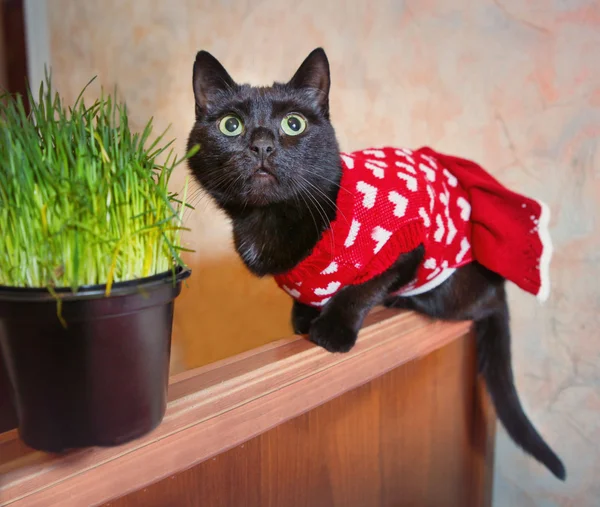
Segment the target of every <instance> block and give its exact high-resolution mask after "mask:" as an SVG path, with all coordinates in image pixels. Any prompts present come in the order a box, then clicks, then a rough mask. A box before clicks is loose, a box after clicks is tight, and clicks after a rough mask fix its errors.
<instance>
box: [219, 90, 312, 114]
mask: <svg viewBox="0 0 600 507" xmlns="http://www.w3.org/2000/svg"><path fill="white" fill-rule="evenodd" d="M225 102H226V103H224V104H221V106H222V107H225V108H227V107H232V108H234V109H236V110H238V111H240V112H243V113H246V114H256V113H260V112H262V113H268V114H279V113H286V112H289V111H290V110H292V109H301V110H310V109H312V104H313V101H311V100H310V98H309V97H308V96H307V95H306V94H305V93H303V92H302V91H299V90H295V89H292V88H290V87H289V86H287V85H286V84H280V83H274V84H273V85H272V86H251V85H247V84H244V85H238V86H237V87H236V89H235V90H231V91H230V93H229V94H228V96H227V98H226V100H225ZM309 112H310V111H309ZM315 113H316V111H315Z"/></svg>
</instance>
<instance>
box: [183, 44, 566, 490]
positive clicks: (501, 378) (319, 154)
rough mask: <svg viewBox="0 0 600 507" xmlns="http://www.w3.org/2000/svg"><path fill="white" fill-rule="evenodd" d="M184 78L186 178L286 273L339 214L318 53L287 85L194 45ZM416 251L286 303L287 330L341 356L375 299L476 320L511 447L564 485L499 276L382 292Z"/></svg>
mask: <svg viewBox="0 0 600 507" xmlns="http://www.w3.org/2000/svg"><path fill="white" fill-rule="evenodd" d="M193 84H194V94H195V99H196V123H195V125H194V128H193V129H192V132H191V134H190V138H189V147H190V148H191V147H192V146H194V145H196V144H198V145H200V147H201V149H200V151H199V152H198V154H197V155H195V156H194V157H193V158H192V159H191V160H190V168H191V170H192V173H193V174H194V176H195V178H196V179H197V180H198V181H199V183H200V184H201V185H202V187H203V188H204V189H205V190H206V191H208V193H209V194H210V195H211V196H212V197H213V198H214V199H215V201H216V202H217V204H218V205H219V206H220V207H221V208H222V209H223V210H224V211H225V212H226V213H227V215H228V216H229V217H230V219H231V220H232V222H233V234H234V240H235V246H236V249H237V251H238V253H239V254H240V256H241V257H242V259H243V260H244V262H245V263H246V265H247V267H248V268H249V269H250V270H251V271H252V272H253V273H255V274H256V275H258V276H264V275H269V274H270V275H273V274H278V273H282V272H286V271H288V270H289V269H291V268H293V267H294V266H295V265H296V264H298V263H299V262H300V261H301V260H302V259H304V258H305V257H306V256H307V255H308V254H309V253H310V251H311V250H312V248H313V247H314V245H315V244H316V243H317V241H318V240H319V238H320V237H321V234H322V233H323V231H324V230H325V229H326V228H327V227H328V226H329V223H330V221H331V220H333V219H334V218H335V216H336V207H335V201H336V199H337V194H338V191H339V182H340V178H341V166H340V160H339V148H338V143H337V140H336V137H335V132H334V129H333V126H332V125H331V123H330V121H329V99H328V94H329V88H330V76H329V64H328V61H327V57H326V55H325V52H324V51H323V50H322V49H316V50H315V51H313V52H312V53H311V54H310V55H309V56H308V57H307V59H306V60H305V61H304V63H303V64H302V65H301V66H300V68H299V69H298V71H297V72H296V74H295V75H294V76H293V78H292V79H291V80H290V81H289V82H288V83H285V84H281V83H275V84H274V85H273V86H272V87H265V88H255V87H251V86H248V85H239V84H236V83H235V82H234V81H233V80H232V79H231V77H230V76H229V74H227V72H226V71H225V69H224V68H223V67H222V66H221V64H220V63H219V62H218V61H217V60H216V59H215V58H214V57H212V56H211V55H210V54H208V53H206V52H204V51H201V52H199V53H198V55H197V57H196V62H195V64H194V79H193ZM231 113H234V114H236V115H237V116H239V118H241V119H242V121H243V122H244V125H245V130H244V132H243V133H242V134H241V135H239V136H237V137H233V138H232V137H227V136H224V135H223V134H222V133H221V132H220V131H219V129H218V128H217V127H218V121H219V120H220V119H221V118H222V117H223V116H225V115H227V114H231ZM288 113H300V114H301V115H303V116H304V117H305V118H306V120H307V121H308V127H307V129H306V130H305V131H304V132H303V133H302V134H300V135H298V136H287V135H285V134H284V132H282V130H281V127H280V125H281V120H282V118H283V116H284V115H286V114H288ZM257 143H258V146H259V148H257ZM263 147H267V148H268V150H267V151H265V150H263ZM259 152H260V156H259V155H258V153H259ZM423 254H424V251H423V248H422V247H419V248H417V249H415V250H414V251H412V252H410V253H408V254H405V255H402V256H401V257H400V258H399V259H398V261H397V262H396V263H395V265H394V266H392V267H391V268H390V269H389V270H388V271H386V272H384V273H383V274H381V275H380V276H378V277H376V278H374V279H372V280H370V281H368V282H366V283H364V284H361V285H353V286H349V287H345V288H344V289H342V290H341V291H340V292H339V293H337V294H336V295H335V296H334V297H332V299H331V301H330V302H329V303H328V304H327V305H325V307H324V308H323V310H322V311H319V310H316V309H314V308H312V307H308V306H305V305H302V304H300V303H297V302H296V303H294V307H293V311H292V324H293V327H294V330H295V331H296V332H299V333H308V335H309V338H310V339H311V340H312V341H313V342H314V343H316V344H318V345H320V346H322V347H324V348H326V349H327V350H329V351H331V352H346V351H348V350H350V349H351V348H352V346H353V345H354V343H355V342H356V337H357V334H358V331H359V329H360V327H361V326H362V323H363V320H364V317H365V315H366V314H367V313H368V312H369V310H370V309H371V308H372V307H373V306H375V305H377V304H381V303H385V304H386V306H388V307H395V308H406V309H411V310H415V311H417V312H421V313H424V314H426V315H429V316H432V317H436V318H439V319H446V320H465V319H469V320H473V321H474V322H475V331H476V335H477V346H478V359H479V367H480V371H481V373H482V374H483V376H484V378H485V380H486V382H487V386H488V390H489V391H490V393H491V396H492V399H493V401H494V405H495V407H496V412H497V414H498V417H499V418H500V420H501V421H502V423H503V425H504V427H505V428H506V429H507V431H508V433H509V434H510V436H511V437H512V438H513V440H514V441H515V442H516V443H517V444H518V445H520V446H521V447H522V448H523V449H524V450H525V451H526V452H528V453H529V454H531V455H532V456H533V457H535V458H536V459H537V460H539V461H540V462H542V463H543V464H544V465H546V466H547V467H548V468H549V469H550V471H552V473H553V474H554V475H555V476H556V477H558V478H560V479H563V480H564V478H565V468H564V466H563V464H562V463H561V461H560V459H559V458H558V457H557V456H556V455H555V454H554V452H553V451H552V450H551V449H550V448H549V447H548V445H547V444H546V443H545V442H544V440H543V439H542V438H541V437H540V435H539V434H538V433H537V432H536V430H535V429H534V427H533V426H532V424H531V422H530V421H529V419H528V418H527V416H526V415H525V413H524V411H523V409H522V407H521V404H520V402H519V399H518V396H517V392H516V390H515V386H514V383H513V376H512V368H511V357H510V333H509V325H508V322H509V315H508V307H507V304H506V294H505V290H504V280H503V279H502V278H501V277H500V276H498V275H496V274H495V273H492V272H490V271H488V270H487V269H485V268H483V267H482V266H480V265H478V264H477V263H472V264H469V265H467V266H464V267H462V268H460V269H458V270H457V271H456V273H455V274H454V275H453V276H452V277H450V279H448V280H447V281H446V282H445V283H443V284H442V285H441V286H440V287H438V288H436V289H434V290H432V291H430V292H428V293H426V294H423V295H419V296H414V297H409V298H399V297H396V298H390V297H389V296H388V294H390V292H393V291H394V290H396V289H398V288H400V287H402V286H403V285H406V284H407V283H408V282H410V281H411V280H412V278H413V277H414V275H415V272H416V269H417V266H418V265H419V263H420V262H421V260H422V258H423Z"/></svg>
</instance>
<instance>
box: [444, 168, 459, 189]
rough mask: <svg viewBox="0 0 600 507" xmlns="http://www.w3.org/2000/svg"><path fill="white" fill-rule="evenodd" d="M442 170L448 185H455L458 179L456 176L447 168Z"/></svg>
mask: <svg viewBox="0 0 600 507" xmlns="http://www.w3.org/2000/svg"><path fill="white" fill-rule="evenodd" d="M442 172H443V173H444V176H446V179H447V180H448V185H450V186H451V187H455V186H456V185H458V180H457V179H456V176H454V174H452V173H451V172H450V171H448V169H444V170H443V171H442Z"/></svg>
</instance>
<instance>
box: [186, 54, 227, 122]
mask: <svg viewBox="0 0 600 507" xmlns="http://www.w3.org/2000/svg"><path fill="white" fill-rule="evenodd" d="M193 85H194V97H195V98H196V116H197V117H201V116H203V115H204V114H206V110H207V108H208V106H209V105H210V102H211V100H213V99H214V97H215V96H216V95H217V94H218V93H219V92H222V91H226V90H229V89H231V88H233V87H234V86H235V82H234V81H233V79H231V76H230V75H229V74H228V73H227V71H226V70H225V67H223V66H222V65H221V63H220V62H219V60H217V59H216V58H215V57H214V56H213V55H211V54H210V53H209V52H207V51H199V52H198V54H196V61H195V62H194V77H193Z"/></svg>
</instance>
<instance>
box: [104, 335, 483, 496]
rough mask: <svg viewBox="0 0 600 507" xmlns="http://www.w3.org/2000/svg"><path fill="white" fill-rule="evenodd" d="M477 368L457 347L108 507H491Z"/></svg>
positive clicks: (466, 349) (465, 345)
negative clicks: (476, 379) (476, 378)
mask: <svg viewBox="0 0 600 507" xmlns="http://www.w3.org/2000/svg"><path fill="white" fill-rule="evenodd" d="M474 363H475V358H474V344H473V339H472V338H471V337H470V336H466V337H464V338H463V339H460V340H456V341H454V342H452V343H450V344H449V345H446V346H445V347H443V348H442V349H440V350H438V351H436V352H434V353H432V354H430V355H429V356H427V357H425V358H422V359H420V360H417V361H412V362H409V363H406V364H405V365H403V366H400V367H399V368H396V369H394V370H393V371H392V372H390V373H387V374H385V375H383V376H381V377H378V378H376V379H375V380H373V381H371V382H370V383H368V384H366V385H364V386H362V387H359V388H357V389H355V390H353V391H350V392H348V393H346V394H344V395H342V396H340V397H338V398H336V399H334V400H332V401H330V402H328V403H326V404H324V405H322V406H320V407H318V408H315V409H313V410H311V411H310V412H308V413H306V414H304V415H301V416H299V417H297V418H295V419H293V420H291V421H288V422H286V423H284V424H281V425H280V426H278V427H276V428H274V429H272V430H270V431H268V432H266V433H264V434H262V435H260V436H258V437H256V438H254V439H251V440H250V441H248V442H246V443H245V444H243V445H240V446H238V447H236V448H234V449H232V450H230V451H227V452H225V453H223V454H220V455H218V456H215V457H214V458H213V459H209V460H207V461H205V462H203V463H201V464H199V465H197V466H195V467H193V468H191V469H189V470H187V471H185V472H182V473H179V474H177V475H174V476H172V477H170V478H167V479H164V480H163V481H160V482H158V483H156V484H154V485H152V486H150V487H148V488H145V489H143V490H140V491H138V492H136V493H133V494H130V495H129V496H126V497H123V498H121V499H119V500H116V501H113V502H110V506H111V507H166V506H174V507H175V506H176V507H186V506H190V507H192V506H194V507H195V506H207V507H208V506H210V507H283V506H285V507H338V506H339V507H378V506H386V507H387V506H389V507H392V506H402V507H410V506H415V507H423V506H428V507H438V506H439V507H453V506H456V507H469V506H473V507H481V506H489V505H490V496H489V493H490V491H491V481H490V479H491V471H492V462H493V435H494V427H495V423H494V414H493V412H491V411H490V406H489V400H488V398H487V396H485V393H484V391H482V390H481V386H480V385H479V383H478V382H476V381H475V370H474ZM106 505H109V504H106Z"/></svg>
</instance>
